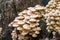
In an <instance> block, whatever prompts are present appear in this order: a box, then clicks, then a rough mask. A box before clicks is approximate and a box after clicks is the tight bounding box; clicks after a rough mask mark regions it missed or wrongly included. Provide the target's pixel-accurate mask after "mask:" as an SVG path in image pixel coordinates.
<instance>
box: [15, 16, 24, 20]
mask: <svg viewBox="0 0 60 40" xmlns="http://www.w3.org/2000/svg"><path fill="white" fill-rule="evenodd" d="M15 19H19V20H21V19H24V16H18V17H16V18H15Z"/></svg>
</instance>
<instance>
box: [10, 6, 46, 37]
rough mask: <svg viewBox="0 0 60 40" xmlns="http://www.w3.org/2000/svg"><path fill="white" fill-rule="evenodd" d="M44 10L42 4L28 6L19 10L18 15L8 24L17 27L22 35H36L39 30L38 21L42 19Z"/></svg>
mask: <svg viewBox="0 0 60 40" xmlns="http://www.w3.org/2000/svg"><path fill="white" fill-rule="evenodd" d="M44 12H45V7H43V6H40V5H36V6H35V7H29V8H27V9H26V10H23V11H22V12H20V13H19V14H18V17H16V18H15V19H14V21H13V22H11V23H10V24H9V26H13V27H15V28H17V30H19V32H20V35H22V36H26V35H27V34H29V35H31V36H32V37H37V35H38V34H39V33H40V30H41V28H40V27H39V22H40V20H42V19H43V16H42V15H43V14H44Z"/></svg>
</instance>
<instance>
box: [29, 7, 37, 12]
mask: <svg viewBox="0 0 60 40" xmlns="http://www.w3.org/2000/svg"><path fill="white" fill-rule="evenodd" d="M28 10H31V11H32V12H34V11H36V9H35V8H34V7H29V8H28Z"/></svg>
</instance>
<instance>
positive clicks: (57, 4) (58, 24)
mask: <svg viewBox="0 0 60 40" xmlns="http://www.w3.org/2000/svg"><path fill="white" fill-rule="evenodd" d="M45 11H46V14H45V15H44V16H45V19H46V23H47V30H48V32H51V31H57V32H60V0H51V1H50V2H48V5H46V10H45Z"/></svg>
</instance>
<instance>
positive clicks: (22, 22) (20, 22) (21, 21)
mask: <svg viewBox="0 0 60 40" xmlns="http://www.w3.org/2000/svg"><path fill="white" fill-rule="evenodd" d="M17 24H19V25H23V24H25V21H23V20H20V21H18V22H17Z"/></svg>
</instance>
